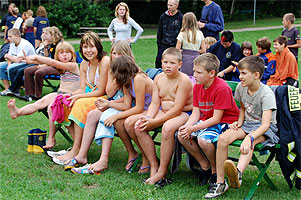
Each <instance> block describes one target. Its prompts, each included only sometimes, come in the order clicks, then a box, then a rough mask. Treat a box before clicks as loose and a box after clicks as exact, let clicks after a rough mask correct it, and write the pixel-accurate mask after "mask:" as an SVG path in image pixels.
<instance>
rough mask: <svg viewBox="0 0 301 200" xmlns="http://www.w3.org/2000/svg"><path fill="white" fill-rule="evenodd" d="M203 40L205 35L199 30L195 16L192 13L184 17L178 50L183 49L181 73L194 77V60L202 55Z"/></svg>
mask: <svg viewBox="0 0 301 200" xmlns="http://www.w3.org/2000/svg"><path fill="white" fill-rule="evenodd" d="M203 40H204V35H203V33H202V32H201V31H200V30H199V28H198V25H197V19H196V17H195V15H194V14H193V13H192V12H188V13H186V14H185V15H184V16H183V24H182V29H181V31H180V33H179V35H178V37H177V45H176V48H177V49H182V62H183V64H182V67H181V72H183V73H185V74H187V75H188V76H192V75H193V60H194V59H195V58H196V57H197V56H198V55H200V54H199V50H200V48H201V45H202V41H203ZM203 48H204V47H202V49H203Z"/></svg>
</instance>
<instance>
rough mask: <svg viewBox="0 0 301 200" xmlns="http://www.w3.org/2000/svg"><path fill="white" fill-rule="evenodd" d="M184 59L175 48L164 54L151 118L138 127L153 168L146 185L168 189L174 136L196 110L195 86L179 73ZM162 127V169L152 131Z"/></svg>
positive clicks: (155, 81)
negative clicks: (194, 101) (193, 105)
mask: <svg viewBox="0 0 301 200" xmlns="http://www.w3.org/2000/svg"><path fill="white" fill-rule="evenodd" d="M181 65H182V55H181V52H180V50H179V49H176V48H174V47H171V48H168V49H166V50H165V51H164V52H163V54H162V68H163V73H160V74H158V75H157V76H156V77H155V80H154V86H153V93H152V102H151V104H150V106H149V108H148V111H147V114H146V115H144V116H141V117H140V119H139V120H138V121H137V122H136V124H135V134H136V136H137V138H138V142H139V144H140V146H141V148H142V149H143V151H144V153H145V155H146V157H147V159H148V161H149V164H150V169H151V170H150V171H151V173H150V178H149V179H147V180H146V181H145V183H146V184H150V185H153V184H156V185H158V186H164V185H166V184H168V183H170V182H168V180H166V179H165V177H166V175H167V172H168V165H169V162H170V160H171V157H172V154H173V150H174V135H175V132H176V131H177V130H178V128H179V127H180V126H181V125H183V124H184V123H185V122H186V121H187V119H188V117H189V112H191V110H192V82H191V80H190V78H189V77H188V76H187V75H186V74H184V73H182V72H180V71H179V69H180V67H181ZM160 126H162V137H161V149H160V166H159V162H158V159H157V156H156V151H155V144H154V141H153V139H152V138H151V136H150V135H149V134H148V131H151V130H153V129H155V128H158V127H160Z"/></svg>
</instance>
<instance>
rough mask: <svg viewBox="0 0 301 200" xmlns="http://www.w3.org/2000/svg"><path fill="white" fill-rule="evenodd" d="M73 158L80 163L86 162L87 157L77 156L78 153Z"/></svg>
mask: <svg viewBox="0 0 301 200" xmlns="http://www.w3.org/2000/svg"><path fill="white" fill-rule="evenodd" d="M75 159H76V160H77V162H78V163H80V164H87V162H88V159H87V157H81V156H79V154H78V155H77V156H75Z"/></svg>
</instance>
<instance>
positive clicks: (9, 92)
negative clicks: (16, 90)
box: [0, 89, 13, 96]
mask: <svg viewBox="0 0 301 200" xmlns="http://www.w3.org/2000/svg"><path fill="white" fill-rule="evenodd" d="M12 93H13V92H12V91H10V90H9V89H7V90H3V91H2V92H0V95H1V96H7V94H12Z"/></svg>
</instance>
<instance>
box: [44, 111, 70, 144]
mask: <svg viewBox="0 0 301 200" xmlns="http://www.w3.org/2000/svg"><path fill="white" fill-rule="evenodd" d="M39 112H42V113H43V115H45V117H47V119H48V118H49V116H48V112H47V108H44V109H42V110H39ZM57 130H58V131H59V132H60V133H61V134H62V135H63V136H64V138H65V139H66V140H67V141H68V142H69V143H70V144H73V140H72V139H71V138H70V137H69V135H68V134H67V133H66V132H65V131H64V129H63V128H62V126H61V125H60V126H59V127H58V128H57Z"/></svg>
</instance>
